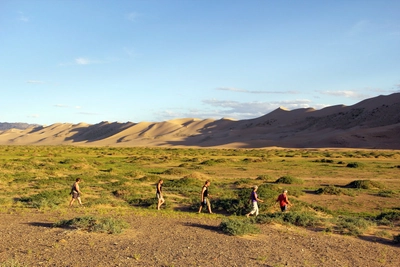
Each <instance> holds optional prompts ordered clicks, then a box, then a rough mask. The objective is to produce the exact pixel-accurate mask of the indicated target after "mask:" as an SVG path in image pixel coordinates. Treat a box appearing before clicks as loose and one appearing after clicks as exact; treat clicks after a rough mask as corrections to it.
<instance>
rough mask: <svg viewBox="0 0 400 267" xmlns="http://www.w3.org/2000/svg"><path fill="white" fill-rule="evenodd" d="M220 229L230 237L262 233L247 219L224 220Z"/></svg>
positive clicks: (233, 218)
mask: <svg viewBox="0 0 400 267" xmlns="http://www.w3.org/2000/svg"><path fill="white" fill-rule="evenodd" d="M219 227H220V229H221V230H222V232H224V233H225V234H228V235H246V234H258V233H259V232H260V229H259V228H258V227H257V226H256V225H255V224H253V223H251V221H250V220H248V219H247V218H237V217H232V218H228V219H225V220H223V221H222V222H221V224H220V226H219Z"/></svg>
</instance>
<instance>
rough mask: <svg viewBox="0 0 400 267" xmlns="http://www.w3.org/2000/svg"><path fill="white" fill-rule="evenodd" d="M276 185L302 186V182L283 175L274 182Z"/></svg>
mask: <svg viewBox="0 0 400 267" xmlns="http://www.w3.org/2000/svg"><path fill="white" fill-rule="evenodd" d="M275 183H277V184H302V183H303V180H301V179H298V178H295V177H293V176H290V175H285V176H282V177H280V178H279V179H278V180H276V181H275Z"/></svg>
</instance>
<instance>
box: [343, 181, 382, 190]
mask: <svg viewBox="0 0 400 267" xmlns="http://www.w3.org/2000/svg"><path fill="white" fill-rule="evenodd" d="M346 187H348V188H358V189H376V188H379V189H382V188H384V185H383V184H382V183H380V182H377V181H371V180H355V181H352V182H351V183H349V184H347V185H346Z"/></svg>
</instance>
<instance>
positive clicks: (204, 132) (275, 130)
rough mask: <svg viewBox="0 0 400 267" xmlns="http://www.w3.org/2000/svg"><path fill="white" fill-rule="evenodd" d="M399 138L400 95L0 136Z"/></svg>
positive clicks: (334, 143)
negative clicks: (251, 114) (250, 114)
mask: <svg viewBox="0 0 400 267" xmlns="http://www.w3.org/2000/svg"><path fill="white" fill-rule="evenodd" d="M399 134H400V93H395V94H391V95H387V96H378V97H375V98H370V99H366V100H363V101H361V102H359V103H357V104H355V105H352V106H343V105H337V106H331V107H326V108H324V109H321V110H315V109H312V108H305V109H296V110H292V111H288V110H285V109H282V108H278V109H276V110H274V111H272V112H271V113H268V114H266V115H264V116H262V117H259V118H255V119H249V120H239V121H235V120H230V119H225V118H224V119H220V120H212V119H196V118H183V119H174V120H170V121H164V122H140V123H133V122H126V123H118V122H111V123H110V122H101V123H98V124H94V125H90V124H85V123H80V124H69V123H56V124H52V125H50V126H37V127H35V128H29V129H25V130H17V129H9V130H4V131H0V144H1V145H86V146H131V147H134V146H148V147H151V146H165V147H175V146H177V147H220V148H224V147H226V148H263V147H290V148H321V147H337V148H339V147H340V148H380V149H400V137H399Z"/></svg>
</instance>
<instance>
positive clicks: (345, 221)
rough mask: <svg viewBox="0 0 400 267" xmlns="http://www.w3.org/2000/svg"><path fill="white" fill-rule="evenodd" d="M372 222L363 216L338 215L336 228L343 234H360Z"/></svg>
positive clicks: (371, 224)
mask: <svg viewBox="0 0 400 267" xmlns="http://www.w3.org/2000/svg"><path fill="white" fill-rule="evenodd" d="M373 225H374V223H372V222H370V221H367V220H365V219H363V218H357V217H339V218H338V219H337V223H336V230H337V231H338V232H339V233H341V234H345V235H353V236H358V235H361V234H363V233H364V232H365V230H367V229H368V228H369V227H371V226H373Z"/></svg>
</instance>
